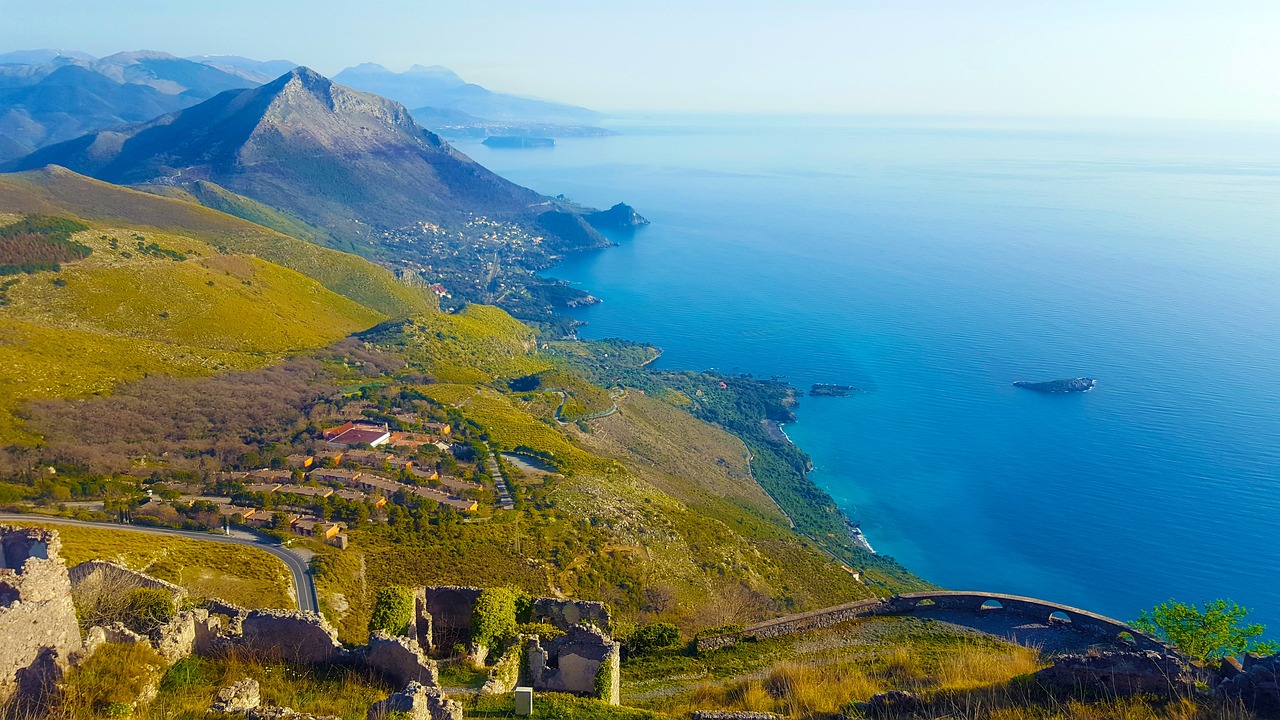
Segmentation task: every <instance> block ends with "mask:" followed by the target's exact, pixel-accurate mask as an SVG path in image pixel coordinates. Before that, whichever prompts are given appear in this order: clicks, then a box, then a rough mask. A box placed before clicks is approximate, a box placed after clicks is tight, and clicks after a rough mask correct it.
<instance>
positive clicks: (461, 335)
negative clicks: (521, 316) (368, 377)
mask: <svg viewBox="0 0 1280 720" xmlns="http://www.w3.org/2000/svg"><path fill="white" fill-rule="evenodd" d="M361 338H362V339H364V340H365V341H367V342H372V343H376V344H378V345H379V346H381V347H384V348H387V349H388V350H391V351H393V352H396V353H397V354H400V355H402V356H403V357H404V358H405V359H406V360H408V361H409V362H410V363H414V364H417V365H420V366H421V367H422V368H423V369H425V370H426V371H427V372H429V373H431V375H433V376H434V377H435V378H436V379H438V380H440V381H442V382H454V383H475V382H480V383H487V382H490V381H492V380H494V379H497V378H501V379H507V378H514V377H519V376H521V375H529V374H533V373H537V372H540V371H542V370H545V369H548V368H549V367H550V365H549V364H548V363H546V362H545V361H542V360H540V359H538V358H537V357H536V356H535V355H534V354H533V351H534V350H535V348H536V347H537V340H536V339H535V338H534V335H533V331H532V330H530V329H529V328H528V327H526V326H525V325H523V324H521V323H520V321H518V320H516V319H515V318H513V317H511V316H510V315H508V314H506V313H505V312H503V311H502V310H499V309H498V308H495V307H490V306H487V305H469V306H467V307H466V309H464V310H462V311H461V312H459V313H455V314H444V313H437V314H430V315H422V316H415V317H414V318H413V319H411V320H403V321H399V322H392V323H387V324H384V325H381V326H379V327H377V328H374V329H373V330H371V331H369V332H367V333H363V334H362V335H361Z"/></svg>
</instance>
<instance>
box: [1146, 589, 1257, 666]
mask: <svg viewBox="0 0 1280 720" xmlns="http://www.w3.org/2000/svg"><path fill="white" fill-rule="evenodd" d="M1248 614H1249V611H1248V610H1247V609H1245V608H1243V607H1240V606H1239V605H1237V604H1235V603H1234V602H1231V601H1230V600H1222V599H1219V600H1213V601H1211V602H1207V603H1205V604H1204V607H1203V609H1202V608H1198V607H1196V606H1195V605H1188V604H1186V603H1180V602H1177V601H1176V600H1169V601H1167V602H1163V603H1160V604H1159V605H1157V606H1155V608H1153V609H1151V610H1149V611H1148V610H1143V611H1142V614H1141V615H1139V616H1138V619H1137V620H1134V621H1133V623H1132V625H1133V627H1135V628H1137V629H1138V630H1141V631H1142V632H1144V633H1147V634H1149V635H1153V636H1155V637H1157V638H1160V639H1161V640H1163V641H1165V642H1167V643H1169V644H1170V645H1173V646H1174V647H1176V648H1178V649H1179V650H1181V651H1182V652H1184V653H1186V654H1187V655H1188V656H1189V657H1193V658H1196V659H1198V660H1209V661H1219V660H1222V659H1223V658H1227V657H1237V656H1240V655H1243V654H1245V653H1247V652H1248V653H1257V654H1259V655H1270V654H1272V653H1277V652H1280V643H1277V642H1275V641H1262V640H1259V639H1258V638H1260V637H1261V636H1262V634H1263V633H1264V632H1266V627H1264V626H1263V625H1261V624H1259V623H1246V622H1245V617H1246V616H1247V615H1248Z"/></svg>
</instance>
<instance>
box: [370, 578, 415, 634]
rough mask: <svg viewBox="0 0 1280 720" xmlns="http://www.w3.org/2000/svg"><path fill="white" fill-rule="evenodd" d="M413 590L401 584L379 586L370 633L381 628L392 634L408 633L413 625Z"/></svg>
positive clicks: (371, 618) (371, 617)
mask: <svg viewBox="0 0 1280 720" xmlns="http://www.w3.org/2000/svg"><path fill="white" fill-rule="evenodd" d="M413 611H414V600H413V591H412V590H410V589H409V588H406V587H401V586H399V585H392V586H389V587H381V588H378V592H377V595H376V596H375V597H374V601H373V613H372V615H371V616H370V618H369V633H370V634H372V633H375V632H377V631H379V630H382V631H383V632H386V633H389V634H391V635H408V634H409V628H410V627H411V626H412V625H413Z"/></svg>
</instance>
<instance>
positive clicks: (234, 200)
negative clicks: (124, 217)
mask: <svg viewBox="0 0 1280 720" xmlns="http://www.w3.org/2000/svg"><path fill="white" fill-rule="evenodd" d="M139 189H140V190H144V191H146V192H149V193H154V194H156V195H163V196H165V197H171V198H176V199H178V200H186V201H188V202H192V203H195V204H197V205H204V206H205V207H209V208H213V209H214V210H218V211H220V212H224V213H226V214H228V215H234V216H236V217H238V218H241V219H243V220H248V221H249V222H251V223H255V224H258V225H261V226H263V227H268V228H271V229H272V230H276V231H278V232H281V233H284V234H285V235H288V236H290V237H295V238H298V239H299V240H306V241H307V242H309V243H313V244H315V245H323V246H325V247H335V246H336V245H338V244H339V242H338V241H337V240H335V239H333V238H332V237H331V236H330V235H329V234H328V233H326V232H324V231H323V230H322V229H320V228H317V227H314V226H312V225H308V224H306V223H304V222H302V221H301V220H298V219H297V218H295V217H293V216H291V215H287V214H285V213H283V212H280V211H279V210H275V209H274V208H271V207H268V206H266V205H264V204H262V203H260V202H258V201H257V200H253V199H251V198H247V197H245V196H243V195H238V194H236V193H233V192H231V191H230V190H228V189H226V188H224V187H222V186H221V185H218V184H216V183H211V182H208V181H205V180H197V181H195V182H193V183H190V184H187V185H184V186H182V187H174V186H171V185H144V186H141V187H140V188H139Z"/></svg>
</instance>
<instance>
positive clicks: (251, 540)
mask: <svg viewBox="0 0 1280 720" xmlns="http://www.w3.org/2000/svg"><path fill="white" fill-rule="evenodd" d="M0 522H13V523H27V524H44V523H48V524H50V525H76V526H78V527H87V528H99V529H102V530H125V531H129V532H138V533H149V534H151V535H177V536H179V537H185V538H189V539H191V540H208V541H210V542H220V543H229V544H231V545H248V546H250V547H256V548H258V549H260V550H265V551H267V552H269V553H271V554H272V555H274V556H276V557H278V558H280V560H281V561H283V562H284V564H285V567H287V568H289V573H290V574H292V575H293V589H294V596H295V597H296V598H297V599H298V609H299V610H309V611H311V612H320V606H319V604H318V603H317V602H316V586H315V583H314V582H313V580H312V578H311V570H310V567H309V566H308V563H307V558H305V557H304V556H303V555H301V554H299V553H297V552H295V551H293V550H290V549H289V548H286V547H283V546H280V545H273V544H271V543H268V542H266V541H264V540H262V539H260V538H258V537H257V536H256V535H251V534H249V533H246V532H241V531H232V532H233V533H234V534H232V535H215V534H213V533H205V532H195V531H193V530H174V529H172V528H161V527H139V526H136V525H120V524H117V523H101V522H90V521H88V520H73V519H71V518H64V517H50V516H45V515H25V514H22V513H0Z"/></svg>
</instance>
